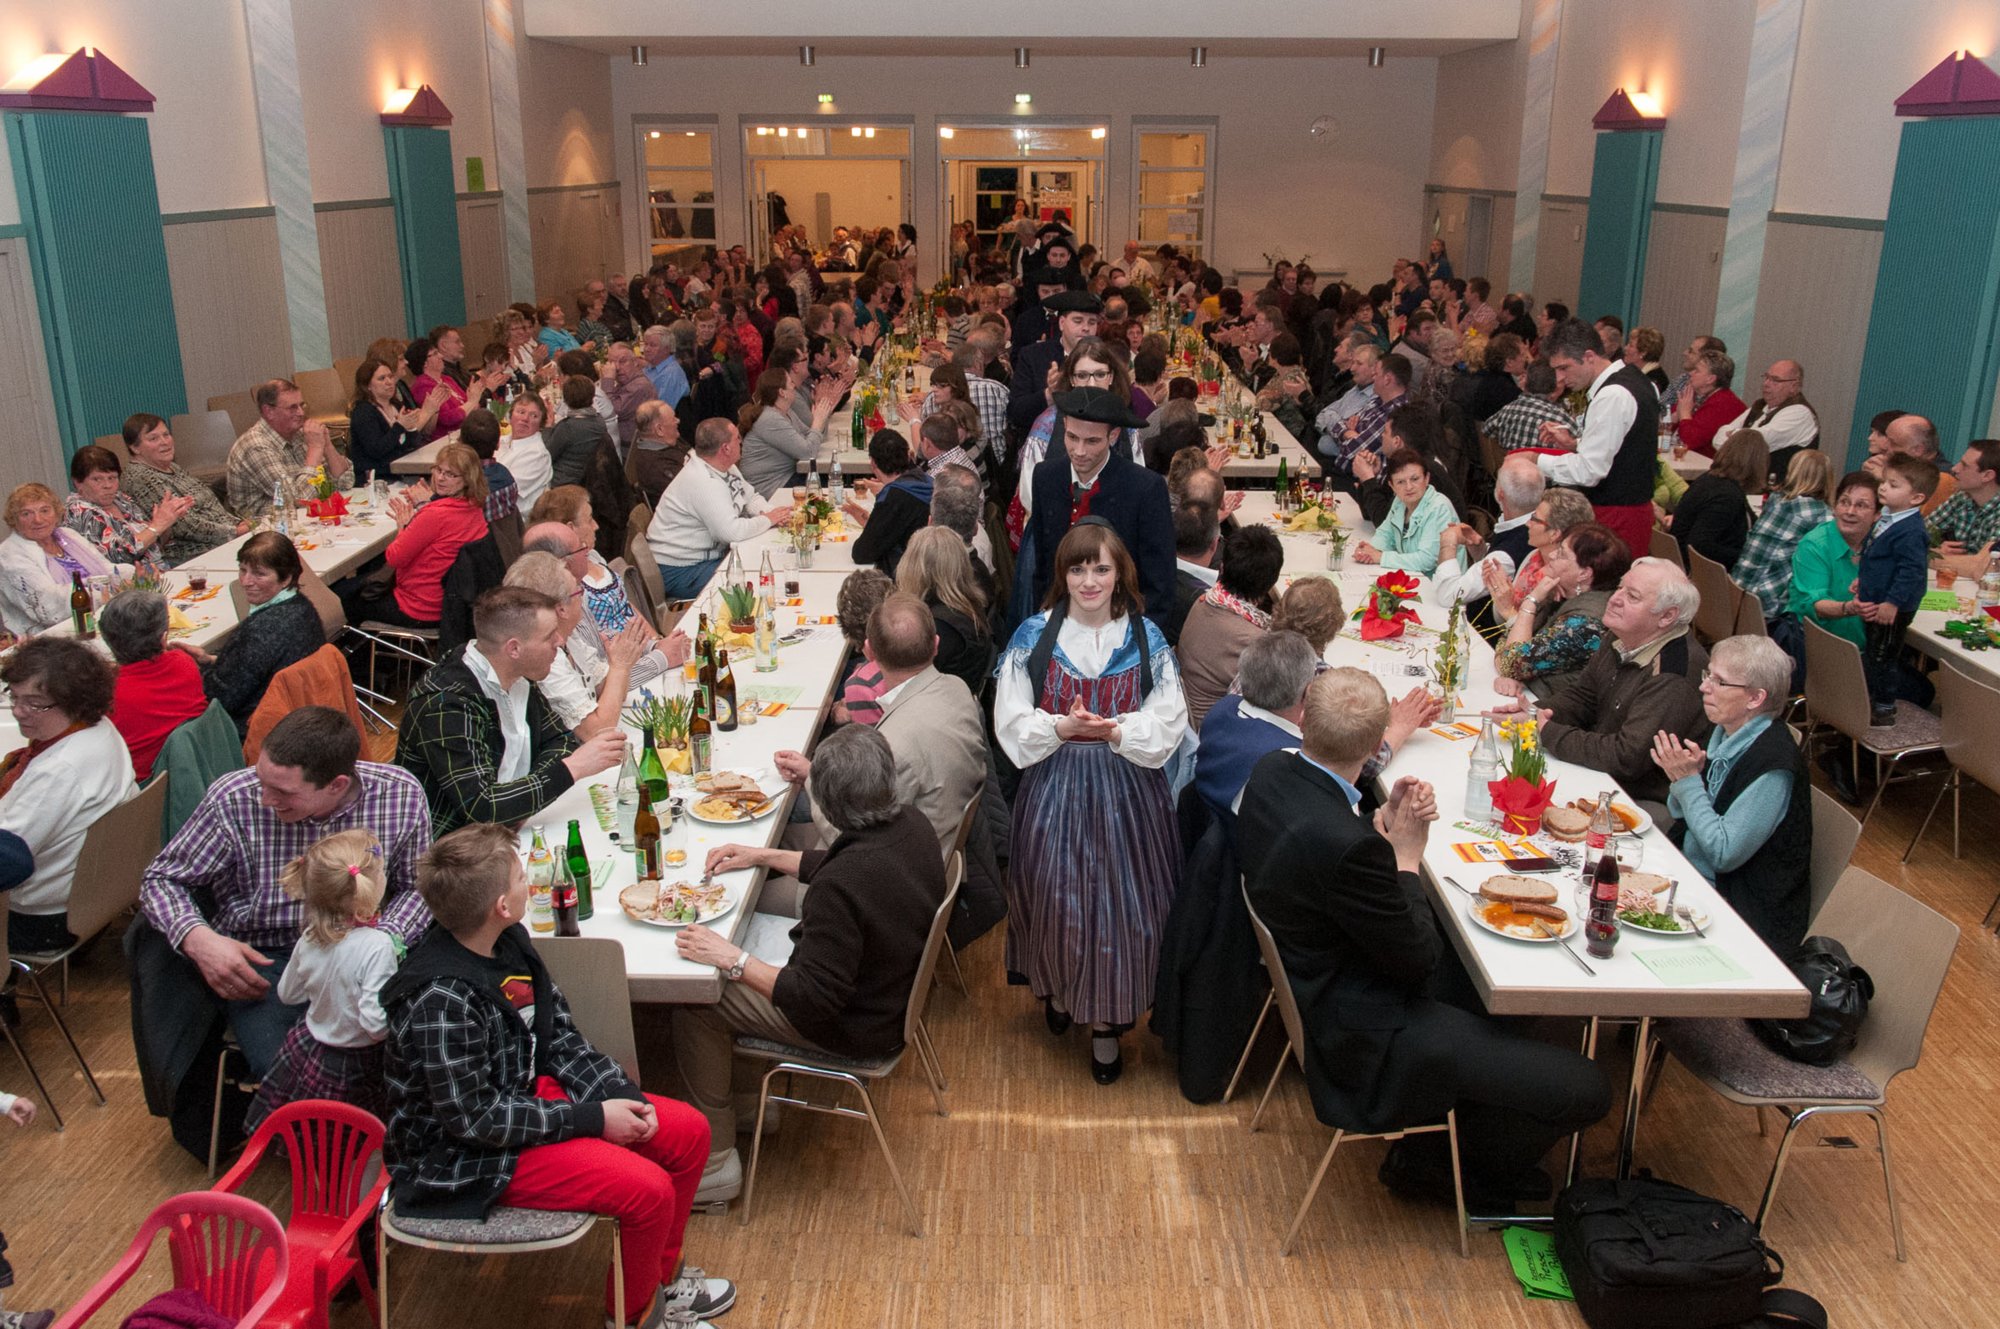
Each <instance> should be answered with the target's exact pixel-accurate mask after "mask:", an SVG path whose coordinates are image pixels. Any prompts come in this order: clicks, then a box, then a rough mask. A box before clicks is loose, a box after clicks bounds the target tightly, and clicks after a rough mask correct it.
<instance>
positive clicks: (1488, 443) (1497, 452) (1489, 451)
mask: <svg viewBox="0 0 2000 1329" xmlns="http://www.w3.org/2000/svg"><path fill="white" fill-rule="evenodd" d="M1479 459H1480V460H1481V461H1483V462H1485V463H1486V473H1487V474H1488V475H1498V474H1500V466H1501V464H1502V463H1503V462H1505V461H1506V460H1507V454H1506V453H1505V452H1503V451H1502V450H1501V448H1500V440H1499V439H1497V438H1495V437H1493V435H1491V434H1489V433H1487V432H1486V431H1485V430H1484V429H1481V430H1480V431H1479Z"/></svg>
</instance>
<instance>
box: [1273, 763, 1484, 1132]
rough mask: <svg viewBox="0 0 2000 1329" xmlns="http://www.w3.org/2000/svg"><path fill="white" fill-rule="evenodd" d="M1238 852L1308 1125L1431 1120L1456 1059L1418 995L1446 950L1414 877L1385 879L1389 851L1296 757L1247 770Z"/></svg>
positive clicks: (1362, 1126) (1391, 866)
mask: <svg viewBox="0 0 2000 1329" xmlns="http://www.w3.org/2000/svg"><path fill="white" fill-rule="evenodd" d="M1236 843H1237V849H1238V852H1239V853H1240V854H1241V855H1242V859H1243V877H1244V884H1245V886H1246V888H1247V889H1248V891H1249V895H1250V902H1251V904H1252V905H1253V906H1254V907H1255V908H1256V910H1257V915H1258V917H1260V918H1262V919H1263V920H1264V925H1265V926H1266V927H1268V928H1269V929H1270V930H1271V935H1272V937H1273V938H1274V939H1275V940H1276V941H1277V943H1278V952H1279V954H1280V955H1281V956H1282V957H1283V959H1284V962H1285V973H1286V976H1287V977H1288V978H1289V979H1290V980H1291V985H1292V992H1293V993H1294V995H1296V997H1297V998H1298V1003H1299V1014H1300V1015H1301V1017H1303V1020H1304V1023H1305V1027H1306V1035H1307V1039H1308V1042H1307V1044H1306V1047H1305V1066H1306V1084H1307V1087H1308V1088H1309V1089H1310V1090H1311V1092H1312V1098H1313V1110H1314V1112H1315V1113H1317V1114H1318V1116H1319V1119H1320V1120H1321V1121H1323V1122H1325V1123H1326V1124H1327V1125H1329V1126H1335V1127H1339V1128H1341V1129H1344V1130H1352V1131H1383V1130H1393V1129H1397V1128H1399V1127H1403V1126H1418V1125H1425V1124H1428V1123H1430V1122H1433V1121H1438V1120H1441V1119H1442V1118H1443V1117H1444V1114H1445V1112H1446V1111H1447V1110H1449V1109H1450V1108H1451V1106H1452V1103H1453V1098H1454V1092H1453V1081H1454V1077H1453V1075H1452V1074H1451V1073H1450V1067H1451V1062H1452V1056H1453V1049H1452V1047H1451V1045H1450V1040H1449V1039H1447V1038H1444V1037H1441V1036H1440V1031H1437V1030H1436V1029H1435V1026H1434V1023H1433V1022H1432V1021H1431V1019H1430V1016H1431V1014H1432V1013H1433V1012H1435V1011H1438V1010H1440V1009H1441V1008H1440V1007H1439V1006H1438V1005H1437V1004H1436V1003H1435V1002H1434V1001H1433V1000H1432V999H1431V998H1430V996H1429V992H1430V988H1431V982H1432V978H1433V975H1434V974H1435V973H1436V971H1437V969H1438V966H1439V964H1440V962H1441V961H1442V960H1443V958H1444V943H1443V941H1442V940H1441V939H1440V938H1439V936H1438V931H1437V924H1436V921H1435V919H1434V918H1433V916H1432V914H1431V907H1430V902H1429V900H1427V899H1426V898H1425V895H1424V888H1423V885H1422V883H1420V882H1419V881H1418V880H1417V877H1416V874H1414V873H1409V872H1398V871H1397V870H1396V856H1395V853H1394V851H1393V850H1392V849H1391V848H1390V847H1389V842H1388V841H1387V840H1385V839H1383V838H1382V836H1381V835H1380V834H1378V833H1377V832H1376V830H1375V828H1374V827H1373V826H1372V825H1370V824H1369V822H1368V821H1367V820H1366V819H1364V818H1363V817H1362V815H1361V814H1359V813H1357V812H1354V811H1351V810H1350V809H1349V807H1348V803H1347V797H1346V795H1345V794H1344V793H1342V792H1341V789H1340V786H1339V785H1337V784H1335V783H1334V780H1333V777H1332V776H1330V775H1328V774H1327V773H1326V772H1325V771H1322V770H1320V769H1319V768H1318V767H1317V766H1314V765H1313V764H1312V763H1311V762H1309V761H1307V760H1305V758H1303V757H1301V756H1300V755H1298V754H1297V753H1295V752H1273V753H1271V754H1270V755H1269V756H1267V757H1265V758H1264V759H1263V760H1262V761H1260V762H1258V763H1257V767H1256V769H1255V770H1254V771H1252V772H1251V775H1250V782H1249V784H1248V785H1246V786H1245V787H1244V791H1243V807H1242V812H1241V814H1240V816H1239V817H1238V819H1237V835H1236ZM1458 1027H1459V1028H1461V1029H1462V1027H1463V1026H1462V1025H1460V1026H1458Z"/></svg>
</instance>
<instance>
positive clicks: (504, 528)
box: [488, 508, 524, 568]
mask: <svg viewBox="0 0 2000 1329" xmlns="http://www.w3.org/2000/svg"><path fill="white" fill-rule="evenodd" d="M488 529H489V530H490V531H492V533H493V547H494V548H496V549H498V550H499V551H500V561H501V562H502V563H504V564H506V565H507V566H508V567H510V568H511V567H513V566H514V560H515V559H517V558H519V557H520V556H521V535H522V531H523V529H524V528H523V527H522V525H521V511H520V509H519V508H516V509H515V510H514V511H512V512H510V513H508V514H507V515H506V516H504V517H502V518H501V519H500V520H499V521H496V522H493V523H491V524H490V526H489V527H488Z"/></svg>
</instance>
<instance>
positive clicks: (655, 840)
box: [632, 782, 660, 881]
mask: <svg viewBox="0 0 2000 1329" xmlns="http://www.w3.org/2000/svg"><path fill="white" fill-rule="evenodd" d="M632 842H633V843H634V844H636V845H638V846H639V865H640V866H639V871H640V874H641V876H640V879H641V880H643V881H658V880H659V879H660V817H659V814H658V813H656V812H654V811H653V795H652V792H651V791H650V790H648V789H647V788H646V786H645V784H644V783H643V782H642V783H641V784H640V785H639V811H638V812H637V813H635V814H634V815H633V817H632Z"/></svg>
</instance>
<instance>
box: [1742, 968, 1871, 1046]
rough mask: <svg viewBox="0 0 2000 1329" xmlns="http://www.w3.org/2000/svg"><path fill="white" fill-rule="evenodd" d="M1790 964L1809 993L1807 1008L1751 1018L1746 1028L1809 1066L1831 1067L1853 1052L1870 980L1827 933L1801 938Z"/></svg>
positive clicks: (1866, 1005) (1867, 1000) (1859, 1030)
mask: <svg viewBox="0 0 2000 1329" xmlns="http://www.w3.org/2000/svg"><path fill="white" fill-rule="evenodd" d="M1791 968H1792V975H1793V976H1794V977H1795V978H1797V979H1798V980H1799V982H1800V983H1801V984H1803V985H1804V987H1805V990H1806V991H1807V992H1809V993H1811V994H1812V1009H1811V1010H1810V1011H1808V1012H1806V1013H1805V1014H1804V1015H1803V1016H1801V1017H1799V1018H1798V1019H1796V1020H1752V1021H1751V1022H1750V1027H1751V1028H1752V1029H1754V1030H1755V1031H1756V1033H1757V1037H1758V1038H1760V1039H1762V1040H1763V1041H1764V1043H1765V1044H1766V1046H1768V1047H1769V1048H1770V1049H1771V1050H1772V1051H1773V1052H1777V1053H1780V1054H1782V1055H1784V1056H1787V1057H1790V1058H1791V1059H1792V1060H1793V1061H1802V1062H1805V1063H1806V1064H1807V1065H1808V1066H1831V1065H1833V1064H1834V1063H1835V1062H1837V1061H1839V1060H1840V1059H1841V1058H1842V1057H1845V1056H1846V1055H1847V1054H1848V1053H1850V1052H1852V1051H1854V1044H1855V1043H1856V1042H1857V1041H1858V1040H1859V1039H1860V1037H1861V1023H1862V1021H1864V1020H1866V1019H1867V1018H1868V1003H1869V1001H1870V1000H1872V999H1873V998H1874V996H1875V981H1874V980H1873V979H1871V978H1869V977H1868V971H1867V970H1866V969H1863V968H1862V967H1861V966H1860V965H1858V964H1856V963H1854V961H1853V959H1852V958H1851V957H1850V956H1849V955H1848V954H1847V948H1846V947H1845V946H1843V945H1841V944H1840V943H1839V942H1837V941H1835V940H1834V939H1833V938H1832V937H1807V938H1806V939H1805V940H1804V941H1802V942H1800V943H1799V948H1798V949H1797V950H1796V951H1793V952H1792V958H1791Z"/></svg>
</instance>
